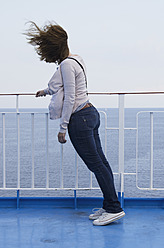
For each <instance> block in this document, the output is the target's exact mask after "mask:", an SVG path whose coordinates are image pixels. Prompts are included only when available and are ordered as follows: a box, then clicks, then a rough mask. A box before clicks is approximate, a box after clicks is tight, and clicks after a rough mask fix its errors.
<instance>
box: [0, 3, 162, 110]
mask: <svg viewBox="0 0 164 248" xmlns="http://www.w3.org/2000/svg"><path fill="white" fill-rule="evenodd" d="M0 6H1V8H0V20H1V38H0V53H1V60H0V81H1V88H0V93H21V92H23V93H35V92H36V91H38V90H40V89H45V88H46V87H47V83H48V81H49V79H50V78H51V76H52V75H53V73H54V72H55V70H56V65H55V64H48V63H45V62H43V61H40V60H39V57H38V55H37V54H36V53H35V51H34V48H33V47H32V46H31V45H29V44H28V43H27V40H26V37H25V36H24V35H23V32H25V30H27V29H28V28H29V25H28V24H27V22H28V21H34V22H36V23H37V25H38V26H40V27H42V26H44V24H46V23H47V22H48V21H56V22H57V23H58V24H59V25H61V26H62V27H63V28H64V29H65V30H66V31H67V32H68V36H69V46H70V50H71V52H72V53H74V54H79V55H80V56H82V57H83V59H84V61H85V64H86V66H87V77H88V91H89V92H136V91H164V69H163V67H164V31H163V30H164V28H163V26H164V14H163V13H164V1H163V0H101V1H99V0H83V1H78V0H69V1H68V0H60V1H59V0H58V1H56V0H47V1H45V0H28V1H24V0H14V1H12V0H10V1H9V0H5V1H4V0H0ZM90 99H91V102H92V103H94V104H95V106H97V107H117V106H118V104H117V100H118V97H117V96H94V97H93V96H90ZM49 100H50V97H49V96H47V97H46V98H37V99H36V98H35V97H33V96H32V97H28V96H26V97H20V107H30V108H33V107H34V108H37V107H41V108H47V106H48V103H49ZM4 107H15V97H10V98H9V97H4V96H3V97H0V108H4ZM125 107H164V95H158V96H152V95H151V96H134V95H133V96H126V99H125Z"/></svg>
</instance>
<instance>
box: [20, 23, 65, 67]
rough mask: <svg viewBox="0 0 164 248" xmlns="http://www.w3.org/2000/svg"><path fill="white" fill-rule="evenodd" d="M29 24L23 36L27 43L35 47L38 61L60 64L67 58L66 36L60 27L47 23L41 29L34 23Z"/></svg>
mask: <svg viewBox="0 0 164 248" xmlns="http://www.w3.org/2000/svg"><path fill="white" fill-rule="evenodd" d="M30 24H31V25H30V28H29V29H28V30H27V33H25V35H26V36H27V39H28V43H30V44H31V45H33V46H35V50H36V52H37V54H38V55H39V56H40V60H44V61H46V62H49V63H51V62H54V63H56V64H60V63H61V62H62V61H63V60H64V59H65V58H67V57H68V55H69V48H68V44H67V39H68V35H67V33H66V31H65V30H64V29H63V28H62V27H61V26H60V25H58V24H52V23H49V24H47V25H45V26H44V27H43V28H39V27H38V26H37V25H36V24H35V23H34V22H30Z"/></svg>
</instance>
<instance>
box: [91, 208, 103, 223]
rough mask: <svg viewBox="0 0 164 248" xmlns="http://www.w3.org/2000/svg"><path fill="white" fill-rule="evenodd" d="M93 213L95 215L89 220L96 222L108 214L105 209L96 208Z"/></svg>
mask: <svg viewBox="0 0 164 248" xmlns="http://www.w3.org/2000/svg"><path fill="white" fill-rule="evenodd" d="M92 211H93V212H94V213H93V214H90V215H89V219H90V220H96V219H97V218H99V217H100V216H101V215H102V214H103V213H105V212H106V210H105V209H103V208H94V209H93V210H92Z"/></svg>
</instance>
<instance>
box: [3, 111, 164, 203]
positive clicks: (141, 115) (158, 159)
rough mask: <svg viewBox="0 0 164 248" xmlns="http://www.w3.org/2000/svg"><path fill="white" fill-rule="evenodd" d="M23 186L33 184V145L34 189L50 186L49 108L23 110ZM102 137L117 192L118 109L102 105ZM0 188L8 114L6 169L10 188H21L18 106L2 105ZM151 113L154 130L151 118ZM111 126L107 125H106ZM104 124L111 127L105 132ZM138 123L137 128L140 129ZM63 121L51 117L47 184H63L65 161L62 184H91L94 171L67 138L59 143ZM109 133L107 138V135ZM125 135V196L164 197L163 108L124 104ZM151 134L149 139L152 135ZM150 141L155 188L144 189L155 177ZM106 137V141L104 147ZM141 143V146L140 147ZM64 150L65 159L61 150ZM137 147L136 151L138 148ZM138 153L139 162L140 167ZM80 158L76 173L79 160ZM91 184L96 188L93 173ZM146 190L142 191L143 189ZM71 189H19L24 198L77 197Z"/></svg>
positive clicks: (97, 192) (82, 192)
mask: <svg viewBox="0 0 164 248" xmlns="http://www.w3.org/2000/svg"><path fill="white" fill-rule="evenodd" d="M19 111H20V114H19V118H20V121H19V126H20V186H21V188H28V187H29V188H30V187H31V177H32V147H34V185H35V187H36V188H45V187H46V160H47V153H46V137H47V136H46V114H45V113H47V112H48V110H47V109H20V110H19ZM98 111H99V112H100V116H101V126H100V129H99V133H100V138H101V142H102V147H103V150H104V152H105V151H106V156H107V159H108V161H109V163H110V166H111V168H112V170H113V172H114V182H115V187H116V191H117V192H118V191H119V177H118V175H117V174H115V173H118V171H119V166H118V164H119V156H118V154H119V153H118V152H119V132H118V126H119V110H118V108H100V109H98ZM0 112H1V114H0V188H2V187H3V151H4V146H3V115H2V113H5V173H6V187H7V188H16V187H17V164H18V146H17V140H18V129H17V126H18V119H17V118H18V117H17V114H16V113H15V110H14V109H0ZM150 112H152V113H153V134H152V135H151V129H152V128H151V125H150V120H151V117H150V116H152V114H150ZM31 113H33V114H34V130H33V141H34V142H32V129H31V127H32V117H31V116H32V115H31ZM106 124H107V125H106ZM105 125H106V127H107V128H108V129H107V130H106V132H105ZM136 127H137V129H136ZM58 131H59V120H55V121H52V120H49V121H48V159H49V187H50V188H54V189H55V188H60V186H61V181H60V179H61V161H63V167H62V172H63V187H64V188H75V185H77V181H76V180H78V187H79V188H89V187H90V172H89V170H88V169H87V167H86V165H85V164H84V163H83V161H82V160H81V159H80V158H79V157H78V156H77V154H76V153H75V151H74V148H73V147H72V144H71V142H70V140H69V137H68V135H67V136H66V139H67V142H66V144H64V145H61V144H60V143H58V140H57V134H58ZM105 135H106V136H105ZM124 135H125V139H124V159H125V161H124V170H125V172H126V173H136V166H137V168H138V169H137V181H136V175H135V174H132V175H130V174H126V175H125V176H124V195H125V197H148V198H150V197H157V198H159V197H163V196H164V191H162V190H158V188H160V189H161V188H164V162H163V161H164V109H163V108H153V109H148V108H147V109H145V108H126V109H125V132H124ZM150 137H151V138H150ZM151 139H152V143H153V187H154V188H157V190H146V188H149V187H150V178H151V176H150V175H151V160H150V157H151V156H152V155H151ZM105 140H106V141H107V143H106V147H105ZM136 146H137V149H136ZM62 150H63V160H61V151H62ZM136 150H137V152H136ZM136 156H137V165H136ZM76 160H77V162H78V175H77V170H76V166H75V164H76V163H75V161H76ZM92 180H93V182H92V185H93V187H96V188H98V184H97V182H96V179H95V177H94V175H92ZM136 185H137V186H138V187H139V188H142V189H139V188H138V187H137V186H136ZM73 194H74V191H73V190H63V189H62V190H46V189H45V190H30V189H29V190H23V189H22V190H21V196H52V197H53V196H54V197H56V196H58V197H63V196H73ZM0 196H1V197H3V196H6V197H10V196H16V190H2V189H0ZM77 196H79V197H81V196H87V197H92V196H94V197H95V196H96V197H99V196H100V197H101V196H102V193H101V191H100V189H92V190H82V189H80V190H77Z"/></svg>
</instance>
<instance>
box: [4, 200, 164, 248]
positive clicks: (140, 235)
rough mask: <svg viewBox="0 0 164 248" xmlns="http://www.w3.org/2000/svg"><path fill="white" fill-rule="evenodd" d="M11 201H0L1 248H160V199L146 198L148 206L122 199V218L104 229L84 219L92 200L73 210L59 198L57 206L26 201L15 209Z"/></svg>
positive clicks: (163, 223) (163, 219)
mask: <svg viewBox="0 0 164 248" xmlns="http://www.w3.org/2000/svg"><path fill="white" fill-rule="evenodd" d="M12 200H13V201H15V200H14V199H12ZM12 200H11V199H10V200H9V199H8V200H5V201H4V199H2V198H1V201H0V202H1V205H0V206H1V208H0V244H1V246H0V247H2V248H10V247H12V248H19V247H21V248H32V247H34V248H37V247H38V248H43V247H55V248H58V247H60V248H62V247H64V248H65V247H67V248H68V247H71V248H76V247H77V248H84V247H85V248H90V247H92V248H96V247H99V248H103V247H104V248H107V247H110V248H112V247H114V248H123V247H126V248H131V247H133V248H135V247H139V248H142V247H144V248H149V247H151V248H156V247H158V248H160V247H161V248H162V247H163V244H164V243H163V237H164V209H163V208H164V200H163V199H158V200H157V199H154V200H150V199H149V204H142V203H145V202H147V200H144V199H140V200H139V201H138V202H137V201H136V200H132V201H131V200H130V199H129V200H126V199H125V208H124V210H125V212H126V216H125V217H124V218H123V219H120V220H118V221H116V222H114V223H111V224H110V225H107V226H93V224H92V221H90V220H89V219H88V215H89V214H90V213H91V210H92V207H93V204H95V200H94V201H93V202H92V199H89V200H88V201H87V200H85V201H83V200H81V201H80V202H79V204H78V205H79V206H78V207H77V208H76V209H75V208H74V207H73V205H72V206H71V204H72V203H68V201H65V200H63V199H61V201H60V200H58V201H57V204H54V201H53V200H52V199H49V200H48V201H49V203H50V202H51V203H52V204H48V202H46V200H45V201H44V203H45V202H46V203H45V204H43V200H41V199H40V200H36V204H34V199H33V200H31V199H26V200H24V202H23V200H22V202H20V208H19V209H17V208H16V207H14V206H13V205H12V204H11V202H12ZM4 202H5V203H4ZM153 202H154V203H155V202H156V203H155V204H152V203H153ZM92 203H93V204H92ZM147 203H148V202H147ZM5 204H6V205H5ZM7 205H8V207H7ZM99 205H100V202H99V204H98V207H99Z"/></svg>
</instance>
